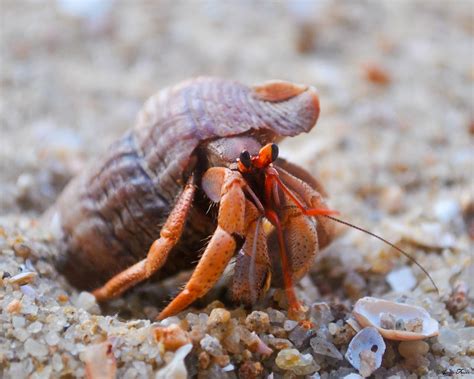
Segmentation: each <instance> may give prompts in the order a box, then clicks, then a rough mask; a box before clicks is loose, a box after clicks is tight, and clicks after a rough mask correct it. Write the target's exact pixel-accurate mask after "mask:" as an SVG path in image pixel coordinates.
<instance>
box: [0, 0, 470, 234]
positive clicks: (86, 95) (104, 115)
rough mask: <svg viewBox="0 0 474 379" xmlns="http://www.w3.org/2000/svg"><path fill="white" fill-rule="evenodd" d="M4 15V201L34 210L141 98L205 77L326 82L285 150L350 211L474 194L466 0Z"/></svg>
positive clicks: (365, 219)
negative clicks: (311, 122)
mask: <svg viewBox="0 0 474 379" xmlns="http://www.w3.org/2000/svg"><path fill="white" fill-rule="evenodd" d="M0 14H1V22H0V28H1V29H0V32H1V35H0V43H1V46H0V48H1V50H0V63H1V64H0V89H1V99H0V134H1V138H0V144H1V149H0V150H1V151H0V167H1V172H0V212H1V213H2V214H9V215H12V214H18V213H21V214H25V213H26V214H29V215H37V214H39V212H41V211H42V210H44V209H45V208H46V207H47V206H48V205H49V204H51V203H52V202H53V201H54V199H55V198H56V196H57V194H58V192H59V191H60V189H61V188H62V187H63V186H64V184H65V183H66V182H67V181H68V180H69V179H70V178H71V177H72V176H73V175H74V174H75V173H77V172H78V171H80V170H81V169H82V167H83V166H84V164H85V162H86V161H87V160H88V159H94V158H95V157H97V156H98V155H99V154H100V153H101V152H102V151H103V150H104V149H105V148H106V146H107V145H109V144H110V143H111V142H112V141H113V140H114V139H115V138H117V137H118V136H119V135H120V134H121V133H122V132H123V131H124V130H126V129H127V128H130V127H131V126H132V125H133V123H134V119H135V117H136V114H137V112H138V110H139V108H140V107H141V105H142V103H143V102H144V101H145V100H146V98H147V97H149V96H150V95H152V94H153V93H154V92H156V91H157V90H159V89H160V88H162V87H163V86H167V85H172V84H174V83H176V82H179V81H181V80H183V79H187V78H190V77H193V76H198V75H216V76H222V77H227V78H234V79H237V80H240V81H242V82H244V83H247V84H253V83H258V82H261V81H265V80H268V79H285V80H290V81H294V82H298V83H306V84H310V85H313V86H315V87H317V89H318V90H319V93H320V100H321V107H322V112H321V116H320V119H319V122H318V125H317V127H316V128H314V130H313V131H312V132H311V133H310V135H309V137H308V136H300V137H298V138H295V139H292V140H288V141H286V142H285V143H284V144H283V146H282V147H281V149H280V150H281V151H282V154H283V155H284V156H286V157H288V158H289V159H291V160H292V161H294V162H296V163H300V164H301V165H303V166H304V167H305V168H307V169H308V170H309V171H310V172H312V173H313V174H315V175H317V176H318V177H320V178H321V179H322V181H323V182H324V183H325V184H326V186H327V187H328V192H329V193H330V195H331V198H332V203H333V204H334V207H335V208H336V209H339V210H340V211H341V212H342V213H343V214H346V215H349V216H347V217H346V218H350V219H352V220H355V221H357V220H362V223H363V224H365V225H367V224H370V223H377V222H378V221H380V220H382V219H383V218H385V217H386V216H387V215H392V216H393V217H396V216H397V215H400V214H404V213H405V212H407V211H414V209H420V208H421V209H423V211H424V212H427V213H428V214H434V215H435V216H436V212H438V213H440V212H441V213H440V214H442V213H443V212H445V211H446V209H448V210H449V209H451V210H452V208H453V207H456V206H457V205H456V204H459V201H461V200H459V199H461V198H463V196H466V193H468V192H469V185H470V180H471V179H472V173H473V170H472V169H473V166H472V165H473V155H472V149H471V147H472V141H473V135H474V123H473V107H472V105H473V86H472V84H473V79H474V64H473V54H474V52H473V39H472V37H473V29H474V27H473V25H474V23H473V2H472V1H463V0H457V1H450V2H446V1H441V0H440V1H435V0H431V1H430V0H425V1H404V0H397V1H394V0H386V1H329V0H318V1H302V0H294V1H291V0H288V1H260V2H254V1H224V2H223V1H197V0H196V1H151V0H149V1H145V0H142V1H132V0H129V1H127V0H115V1H113V0H57V1H39V0H30V1H25V0H22V1H17V0H1V1H0ZM452 199H455V202H454V203H453V201H454V200H453V201H452ZM453 204H454V205H453ZM436 207H438V208H436ZM450 207H451V208H450Z"/></svg>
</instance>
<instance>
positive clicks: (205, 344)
mask: <svg viewBox="0 0 474 379" xmlns="http://www.w3.org/2000/svg"><path fill="white" fill-rule="evenodd" d="M200 345H201V348H202V349H203V350H205V351H207V352H208V353H209V354H211V355H212V356H214V357H218V356H220V355H223V354H224V353H223V350H222V346H221V343H220V342H219V340H218V339H217V338H215V337H212V336H210V335H209V334H206V335H205V336H204V338H203V339H202V340H201V342H200Z"/></svg>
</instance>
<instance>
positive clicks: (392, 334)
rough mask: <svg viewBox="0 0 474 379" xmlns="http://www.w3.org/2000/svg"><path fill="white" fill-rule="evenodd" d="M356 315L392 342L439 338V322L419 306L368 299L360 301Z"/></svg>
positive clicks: (356, 305)
mask: <svg viewBox="0 0 474 379" xmlns="http://www.w3.org/2000/svg"><path fill="white" fill-rule="evenodd" d="M352 313H353V314H354V316H355V318H356V319H357V321H358V322H359V324H361V325H362V326H373V327H375V328H377V329H378V331H379V332H380V334H381V335H382V336H384V337H385V338H387V339H389V340H397V341H414V340H421V339H424V338H428V337H433V336H437V335H438V331H439V325H438V321H436V320H435V319H433V318H432V317H431V316H430V315H429V314H428V312H427V311H426V310H425V309H423V308H421V307H417V306H415V305H409V304H401V303H395V302H393V301H388V300H382V299H376V298H373V297H364V298H362V299H359V300H358V301H357V303H356V304H355V306H354V310H353V311H352ZM393 321H395V323H394V322H393Z"/></svg>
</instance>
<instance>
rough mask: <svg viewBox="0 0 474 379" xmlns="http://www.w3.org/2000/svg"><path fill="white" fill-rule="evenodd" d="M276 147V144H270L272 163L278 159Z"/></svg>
mask: <svg viewBox="0 0 474 379" xmlns="http://www.w3.org/2000/svg"><path fill="white" fill-rule="evenodd" d="M278 152H279V150H278V145H277V144H276V143H272V162H275V161H276V160H277V158H278Z"/></svg>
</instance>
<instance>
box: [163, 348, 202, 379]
mask: <svg viewBox="0 0 474 379" xmlns="http://www.w3.org/2000/svg"><path fill="white" fill-rule="evenodd" d="M192 349H193V345H192V344H190V343H188V344H186V345H183V346H181V347H180V348H179V349H178V350H176V352H175V353H174V356H173V358H172V359H171V361H170V362H169V363H168V364H167V365H166V366H165V367H163V368H162V369H161V370H160V371H158V372H157V373H156V376H155V379H166V378H175V379H186V378H187V377H188V371H187V370H186V366H185V364H184V358H186V356H187V355H188V354H189V353H190V352H191V350H192Z"/></svg>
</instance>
